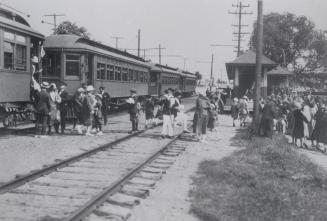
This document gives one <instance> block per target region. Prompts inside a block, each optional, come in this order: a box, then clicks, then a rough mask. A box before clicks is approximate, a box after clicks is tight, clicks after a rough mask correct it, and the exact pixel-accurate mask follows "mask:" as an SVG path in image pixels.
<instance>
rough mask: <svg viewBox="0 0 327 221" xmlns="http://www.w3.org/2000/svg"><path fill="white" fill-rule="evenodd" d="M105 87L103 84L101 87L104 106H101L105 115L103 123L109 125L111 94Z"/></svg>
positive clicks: (103, 115)
mask: <svg viewBox="0 0 327 221" xmlns="http://www.w3.org/2000/svg"><path fill="white" fill-rule="evenodd" d="M104 89H105V88H104V87H103V86H101V87H100V88H99V91H100V94H101V96H102V99H101V101H102V107H101V112H102V117H103V124H104V125H107V123H108V119H107V115H108V111H109V109H110V106H109V105H110V95H109V94H108V93H107V92H106V91H105V90H104Z"/></svg>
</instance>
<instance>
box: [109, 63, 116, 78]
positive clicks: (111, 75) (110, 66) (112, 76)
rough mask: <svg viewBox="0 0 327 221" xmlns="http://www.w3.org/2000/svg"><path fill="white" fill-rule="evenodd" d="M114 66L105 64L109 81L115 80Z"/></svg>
mask: <svg viewBox="0 0 327 221" xmlns="http://www.w3.org/2000/svg"><path fill="white" fill-rule="evenodd" d="M114 70H115V68H114V66H113V65H107V79H108V80H110V81H114V80H115V71H114Z"/></svg>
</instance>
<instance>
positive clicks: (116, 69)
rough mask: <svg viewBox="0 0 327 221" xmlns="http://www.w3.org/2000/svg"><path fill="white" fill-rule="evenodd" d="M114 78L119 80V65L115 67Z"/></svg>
mask: <svg viewBox="0 0 327 221" xmlns="http://www.w3.org/2000/svg"><path fill="white" fill-rule="evenodd" d="M115 80H116V81H121V67H117V66H116V67H115Z"/></svg>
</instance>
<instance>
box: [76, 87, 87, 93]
mask: <svg viewBox="0 0 327 221" xmlns="http://www.w3.org/2000/svg"><path fill="white" fill-rule="evenodd" d="M77 92H78V93H83V92H85V90H84V88H82V87H80V88H78V89H77Z"/></svg>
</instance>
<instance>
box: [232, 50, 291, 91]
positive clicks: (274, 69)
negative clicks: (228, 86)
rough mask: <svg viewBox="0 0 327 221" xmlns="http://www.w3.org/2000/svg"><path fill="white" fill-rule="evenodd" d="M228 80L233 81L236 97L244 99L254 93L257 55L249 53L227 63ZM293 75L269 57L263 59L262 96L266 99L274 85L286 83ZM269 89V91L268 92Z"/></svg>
mask: <svg viewBox="0 0 327 221" xmlns="http://www.w3.org/2000/svg"><path fill="white" fill-rule="evenodd" d="M226 69H227V75H228V79H229V80H230V81H231V80H232V81H233V86H234V97H242V96H243V95H245V94H247V93H248V92H249V91H253V88H254V82H255V69H256V53H255V52H253V51H247V52H245V53H244V54H242V55H240V56H238V57H237V58H236V59H235V60H234V61H231V62H228V63H226ZM290 75H292V73H291V72H289V71H288V70H287V69H284V68H282V67H279V66H278V64H277V63H275V62H274V61H272V60H270V59H269V58H267V57H265V56H264V57H263V59H262V74H261V78H260V88H261V96H262V97H266V96H267V95H268V92H269V93H271V92H272V91H271V89H270V88H273V86H274V85H276V84H279V83H280V82H285V81H286V80H287V82H288V79H289V76H290ZM268 89H269V90H268Z"/></svg>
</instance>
